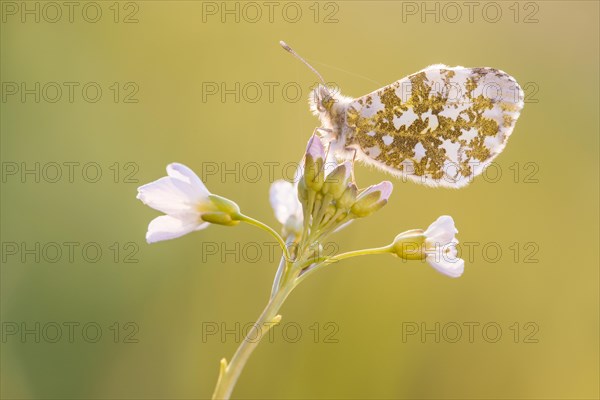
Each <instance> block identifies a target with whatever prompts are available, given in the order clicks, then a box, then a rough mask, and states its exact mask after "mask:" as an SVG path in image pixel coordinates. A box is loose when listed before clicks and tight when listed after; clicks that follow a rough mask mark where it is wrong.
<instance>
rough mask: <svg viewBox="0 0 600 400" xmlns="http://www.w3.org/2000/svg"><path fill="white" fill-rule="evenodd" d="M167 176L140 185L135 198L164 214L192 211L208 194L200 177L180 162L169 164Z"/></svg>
mask: <svg viewBox="0 0 600 400" xmlns="http://www.w3.org/2000/svg"><path fill="white" fill-rule="evenodd" d="M167 173H168V174H169V176H165V177H163V178H160V179H158V180H156V181H154V182H151V183H148V184H146V185H143V186H140V187H139V188H138V195H137V198H138V199H140V200H141V201H142V202H143V203H144V204H146V205H148V206H150V207H152V208H154V209H155V210H158V211H162V212H164V213H165V214H170V215H180V214H185V213H193V212H195V211H196V210H197V209H198V205H199V204H201V203H202V202H208V199H207V196H208V194H210V192H208V190H207V189H206V186H204V184H203V183H202V181H201V180H200V178H198V177H197V176H196V174H194V173H193V172H192V171H191V170H190V169H189V168H187V167H186V166H184V165H182V164H169V165H168V166H167Z"/></svg>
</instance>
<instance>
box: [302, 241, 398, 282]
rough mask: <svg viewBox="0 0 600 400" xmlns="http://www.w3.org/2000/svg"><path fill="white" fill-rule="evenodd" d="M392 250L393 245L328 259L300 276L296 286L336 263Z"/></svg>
mask: <svg viewBox="0 0 600 400" xmlns="http://www.w3.org/2000/svg"><path fill="white" fill-rule="evenodd" d="M391 249H392V245H387V246H383V247H373V248H370V249H362V250H354V251H348V252H346V253H342V254H338V255H337V256H332V257H329V258H326V259H325V260H323V261H322V262H320V263H318V264H316V265H315V266H313V267H311V268H310V269H308V270H307V271H306V272H303V273H302V275H300V276H299V277H298V278H297V279H296V284H300V282H302V281H303V280H304V279H306V277H307V276H309V275H312V274H313V273H314V272H315V271H317V270H319V269H321V268H323V267H324V266H326V265H329V264H333V263H335V262H338V261H341V260H345V259H347V258H352V257H359V256H366V255H372V254H387V253H389V252H390V251H391Z"/></svg>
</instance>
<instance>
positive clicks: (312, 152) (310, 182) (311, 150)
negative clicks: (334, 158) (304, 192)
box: [303, 135, 325, 192]
mask: <svg viewBox="0 0 600 400" xmlns="http://www.w3.org/2000/svg"><path fill="white" fill-rule="evenodd" d="M324 162H325V149H324V148H323V143H321V139H319V138H318V137H317V136H315V135H313V136H312V137H311V138H310V140H309V141H308V145H307V147H306V155H305V157H304V177H303V180H304V181H305V183H306V186H307V187H308V188H309V189H312V190H314V191H316V192H318V191H319V190H321V187H322V186H323V175H324V172H323V163H324Z"/></svg>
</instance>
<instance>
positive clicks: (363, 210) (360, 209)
mask: <svg viewBox="0 0 600 400" xmlns="http://www.w3.org/2000/svg"><path fill="white" fill-rule="evenodd" d="M392 189H393V186H392V183H391V182H389V181H383V182H381V183H379V184H377V185H374V186H371V187H369V188H367V189H366V190H365V191H363V192H362V193H361V194H360V195H359V196H358V198H357V199H356V202H355V203H354V204H353V205H352V208H351V211H352V214H354V215H355V216H357V217H360V218H362V217H367V216H369V215H371V214H373V213H374V212H376V211H377V210H379V209H380V208H382V207H383V206H385V205H386V204H387V202H388V199H389V198H390V195H391V194H392Z"/></svg>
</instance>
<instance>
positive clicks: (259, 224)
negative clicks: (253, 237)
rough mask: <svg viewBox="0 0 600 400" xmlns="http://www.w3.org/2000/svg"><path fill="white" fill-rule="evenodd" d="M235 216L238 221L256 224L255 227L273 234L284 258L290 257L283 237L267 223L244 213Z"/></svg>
mask: <svg viewBox="0 0 600 400" xmlns="http://www.w3.org/2000/svg"><path fill="white" fill-rule="evenodd" d="M236 217H237V219H238V220H240V221H244V222H246V223H248V224H250V225H253V226H256V227H257V228H260V229H262V230H264V231H267V232H268V233H269V234H270V235H271V236H273V237H274V238H275V239H276V240H277V243H279V247H281V251H283V256H284V257H285V258H286V260H290V259H291V258H290V253H289V251H288V248H287V244H286V243H285V241H284V240H283V238H282V237H281V236H280V235H279V233H277V232H276V231H275V230H274V229H273V228H271V227H270V226H269V225H267V224H265V223H263V222H260V221H259V220H256V219H254V218H251V217H249V216H247V215H244V214H238V215H236Z"/></svg>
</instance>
